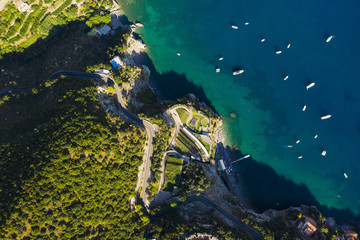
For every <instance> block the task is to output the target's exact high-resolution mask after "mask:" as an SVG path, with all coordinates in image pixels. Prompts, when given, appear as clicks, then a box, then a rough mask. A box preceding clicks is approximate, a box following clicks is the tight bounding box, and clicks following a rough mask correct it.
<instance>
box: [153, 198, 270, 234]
mask: <svg viewBox="0 0 360 240" xmlns="http://www.w3.org/2000/svg"><path fill="white" fill-rule="evenodd" d="M194 201H201V202H203V203H205V204H207V205H208V206H211V207H212V208H213V209H215V210H216V211H218V212H219V213H221V214H222V215H224V216H225V217H227V218H228V219H229V220H231V221H232V222H233V223H235V224H236V225H237V226H238V227H240V228H241V229H242V230H244V231H245V232H246V233H247V234H248V235H249V236H251V237H252V238H254V239H257V240H264V238H263V236H262V235H261V234H260V232H259V231H257V230H255V229H253V228H251V227H249V226H247V225H246V224H245V223H243V222H241V221H240V220H239V219H237V218H236V217H234V216H233V215H231V214H230V213H228V212H227V211H225V210H224V209H222V208H221V207H219V206H218V205H217V204H215V203H214V202H212V201H211V200H209V199H208V198H206V197H204V196H190V197H188V198H187V199H186V200H185V202H179V203H178V205H177V207H176V208H178V207H180V206H182V205H184V204H187V203H190V202H194ZM176 208H173V207H169V208H166V209H164V210H162V211H160V212H158V213H157V214H154V215H150V217H153V218H158V217H162V216H164V215H165V214H168V213H170V212H172V211H174V210H175V209H176Z"/></svg>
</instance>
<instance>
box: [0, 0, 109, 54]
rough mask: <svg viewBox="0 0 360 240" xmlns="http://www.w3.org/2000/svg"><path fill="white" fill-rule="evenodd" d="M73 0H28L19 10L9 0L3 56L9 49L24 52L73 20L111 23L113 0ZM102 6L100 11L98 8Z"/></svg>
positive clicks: (1, 30)
mask: <svg viewBox="0 0 360 240" xmlns="http://www.w3.org/2000/svg"><path fill="white" fill-rule="evenodd" d="M72 2H73V1H72V0H56V1H49V0H45V1H44V0H34V1H27V4H29V6H30V9H29V11H27V12H23V13H20V12H19V10H18V9H17V8H16V6H15V5H14V3H13V2H12V1H10V2H9V3H8V4H7V5H6V7H5V8H4V9H3V10H2V11H1V12H0V23H1V24H0V45H1V49H0V59H1V57H2V56H3V55H4V54H6V53H11V52H22V51H23V50H24V49H26V48H27V47H29V46H30V45H31V44H33V43H35V42H36V41H37V40H38V39H39V38H45V37H46V36H47V35H48V34H49V32H50V31H51V30H52V28H53V27H54V26H58V25H64V24H67V23H69V22H71V21H74V20H81V21H85V22H86V24H87V25H88V26H89V27H93V26H96V25H98V24H100V23H104V22H105V23H109V22H110V15H109V14H108V13H109V10H110V7H111V6H112V2H111V1H108V0H104V1H102V2H103V4H102V6H100V7H99V6H98V2H97V1H91V0H85V1H82V2H81V3H79V4H72ZM98 10H100V11H98Z"/></svg>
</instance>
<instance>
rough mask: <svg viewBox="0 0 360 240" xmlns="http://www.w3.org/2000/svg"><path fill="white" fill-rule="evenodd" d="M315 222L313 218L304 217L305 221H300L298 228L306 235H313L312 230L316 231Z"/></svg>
mask: <svg viewBox="0 0 360 240" xmlns="http://www.w3.org/2000/svg"><path fill="white" fill-rule="evenodd" d="M316 226H317V224H316V222H315V221H314V220H312V219H311V218H308V217H305V222H300V224H299V226H298V229H299V230H300V231H301V232H303V233H305V234H306V235H308V236H311V235H313V233H314V232H316V230H317V228H316Z"/></svg>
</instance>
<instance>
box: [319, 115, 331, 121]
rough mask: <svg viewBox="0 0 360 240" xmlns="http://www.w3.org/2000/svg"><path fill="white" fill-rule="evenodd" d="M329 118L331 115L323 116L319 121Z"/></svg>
mask: <svg viewBox="0 0 360 240" xmlns="http://www.w3.org/2000/svg"><path fill="white" fill-rule="evenodd" d="M329 118H331V115H330V114H328V115H325V116H322V117H321V120H325V119H329Z"/></svg>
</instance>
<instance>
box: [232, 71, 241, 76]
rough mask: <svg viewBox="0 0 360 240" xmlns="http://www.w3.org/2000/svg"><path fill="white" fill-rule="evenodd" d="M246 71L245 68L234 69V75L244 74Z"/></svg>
mask: <svg viewBox="0 0 360 240" xmlns="http://www.w3.org/2000/svg"><path fill="white" fill-rule="evenodd" d="M243 72H244V70H237V71H234V72H233V75H234V76H235V75H239V74H242V73H243Z"/></svg>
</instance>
